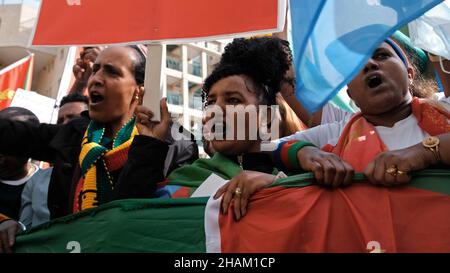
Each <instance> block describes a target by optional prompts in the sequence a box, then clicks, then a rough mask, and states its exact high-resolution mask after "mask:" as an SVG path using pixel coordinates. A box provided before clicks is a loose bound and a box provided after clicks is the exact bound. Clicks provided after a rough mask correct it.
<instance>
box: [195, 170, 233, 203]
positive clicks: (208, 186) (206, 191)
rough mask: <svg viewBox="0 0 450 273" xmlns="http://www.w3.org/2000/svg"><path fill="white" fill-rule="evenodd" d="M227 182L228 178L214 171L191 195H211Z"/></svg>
mask: <svg viewBox="0 0 450 273" xmlns="http://www.w3.org/2000/svg"><path fill="white" fill-rule="evenodd" d="M226 182H228V180H225V179H223V178H222V177H220V176H218V175H217V174H214V173H213V174H211V175H210V176H209V177H208V178H207V179H206V180H205V181H204V182H203V183H202V184H201V185H200V187H198V188H197V190H195V191H194V193H193V194H192V195H191V197H209V196H211V195H214V194H216V192H217V190H218V189H219V188H220V187H222V186H223V185H224V184H225V183H226Z"/></svg>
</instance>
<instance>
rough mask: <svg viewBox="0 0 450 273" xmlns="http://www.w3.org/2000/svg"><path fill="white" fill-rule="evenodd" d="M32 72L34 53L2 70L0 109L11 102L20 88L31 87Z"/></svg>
mask: <svg viewBox="0 0 450 273" xmlns="http://www.w3.org/2000/svg"><path fill="white" fill-rule="evenodd" d="M32 73H33V55H29V56H27V57H25V58H23V59H22V60H20V61H17V62H16V63H14V64H12V65H10V66H8V67H6V68H4V69H2V70H1V71H0V110H1V109H4V108H6V107H8V106H9V105H10V104H11V101H12V99H13V98H14V94H15V92H16V90H17V89H18V88H22V89H25V90H30V89H31V78H32Z"/></svg>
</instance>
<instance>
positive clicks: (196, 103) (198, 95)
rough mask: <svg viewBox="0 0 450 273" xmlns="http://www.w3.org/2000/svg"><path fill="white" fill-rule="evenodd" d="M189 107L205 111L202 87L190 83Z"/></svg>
mask: <svg viewBox="0 0 450 273" xmlns="http://www.w3.org/2000/svg"><path fill="white" fill-rule="evenodd" d="M189 107H191V108H192V109H197V110H203V102H202V85H201V84H196V83H192V82H189Z"/></svg>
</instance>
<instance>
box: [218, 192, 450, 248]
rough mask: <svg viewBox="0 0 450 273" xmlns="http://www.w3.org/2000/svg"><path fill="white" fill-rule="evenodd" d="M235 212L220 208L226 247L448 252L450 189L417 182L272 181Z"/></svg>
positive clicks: (221, 228)
mask: <svg viewBox="0 0 450 273" xmlns="http://www.w3.org/2000/svg"><path fill="white" fill-rule="evenodd" d="M232 204H233V202H232ZM232 211H233V207H230V208H229V213H228V214H227V215H223V214H220V215H219V224H220V238H219V239H218V240H220V244H221V251H222V252H366V253H367V252H372V251H377V250H379V251H383V252H387V253H392V252H450V236H448V233H449V230H450V217H448V212H449V211H450V196H448V195H444V194H440V193H436V192H431V191H427V190H422V189H417V188H412V187H406V188H405V187H401V188H400V187H399V188H392V189H389V188H377V187H373V186H370V185H367V184H354V185H352V186H351V187H349V188H345V189H337V190H333V191H330V190H327V189H323V188H319V187H317V186H309V187H304V188H283V187H274V188H269V189H264V190H261V191H260V192H258V193H256V194H255V195H254V196H253V197H252V198H251V201H250V203H249V211H248V214H247V215H246V216H245V217H244V218H242V219H241V220H240V221H238V222H236V221H235V220H234V219H233V213H232ZM377 246H379V249H374V248H376V247H377Z"/></svg>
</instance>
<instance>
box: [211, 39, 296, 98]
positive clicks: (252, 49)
mask: <svg viewBox="0 0 450 273" xmlns="http://www.w3.org/2000/svg"><path fill="white" fill-rule="evenodd" d="M291 63H292V55H291V51H290V49H289V43H288V42H286V41H284V40H281V39H279V38H274V37H258V38H250V39H245V38H239V39H234V40H233V42H231V43H230V44H228V45H227V46H226V47H225V52H224V53H223V54H222V57H221V59H220V62H219V63H218V64H217V66H216V67H215V69H214V70H213V72H212V73H211V75H209V76H208V77H207V78H206V80H205V83H204V84H203V100H204V102H205V101H206V98H207V96H208V93H209V91H210V90H211V87H212V86H213V85H214V84H215V83H216V82H218V81H219V80H221V79H223V78H225V77H229V76H233V75H239V74H243V75H246V76H248V77H250V78H251V79H252V80H253V81H254V83H255V84H256V86H257V87H258V88H257V89H259V90H254V91H256V92H258V93H259V95H261V96H262V98H263V102H264V103H267V104H269V105H274V104H276V94H277V93H278V91H279V90H280V86H281V83H282V82H283V80H285V78H284V76H285V73H286V71H287V70H288V69H289V65H290V64H291Z"/></svg>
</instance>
